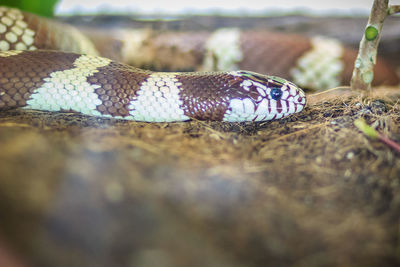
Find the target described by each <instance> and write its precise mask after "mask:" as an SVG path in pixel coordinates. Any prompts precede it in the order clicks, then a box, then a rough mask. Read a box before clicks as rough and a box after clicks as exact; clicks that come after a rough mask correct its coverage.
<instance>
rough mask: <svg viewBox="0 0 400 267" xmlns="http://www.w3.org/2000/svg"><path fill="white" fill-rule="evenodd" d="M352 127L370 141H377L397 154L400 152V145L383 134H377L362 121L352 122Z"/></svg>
mask: <svg viewBox="0 0 400 267" xmlns="http://www.w3.org/2000/svg"><path fill="white" fill-rule="evenodd" d="M354 125H355V126H356V127H357V128H358V129H359V130H360V131H361V132H363V134H365V135H366V136H368V137H369V138H371V139H378V140H380V141H381V142H383V143H385V144H386V145H388V146H389V147H391V148H393V149H394V150H396V151H397V152H400V145H399V144H398V143H396V142H395V141H393V140H391V139H390V138H389V137H387V136H386V135H384V134H381V133H379V132H378V131H376V130H375V129H374V128H372V127H371V126H369V125H368V124H367V123H366V122H365V121H364V120H363V119H357V120H355V121H354Z"/></svg>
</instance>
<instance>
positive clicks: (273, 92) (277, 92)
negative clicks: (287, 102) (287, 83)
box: [271, 88, 282, 100]
mask: <svg viewBox="0 0 400 267" xmlns="http://www.w3.org/2000/svg"><path fill="white" fill-rule="evenodd" d="M281 96H282V90H281V89H280V88H273V89H272V90H271V97H272V99H273V100H279V99H281Z"/></svg>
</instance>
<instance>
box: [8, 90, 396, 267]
mask: <svg viewBox="0 0 400 267" xmlns="http://www.w3.org/2000/svg"><path fill="white" fill-rule="evenodd" d="M399 96H400V91H399V89H398V88H397V89H394V88H380V89H378V90H376V91H374V93H373V94H369V95H361V94H359V93H352V92H349V91H347V90H345V89H337V90H332V91H330V92H328V93H324V94H319V95H313V96H309V104H308V107H307V108H306V110H305V111H304V112H303V113H301V114H299V115H295V116H292V117H289V118H287V119H284V120H279V121H272V122H264V123H258V124H252V123H249V124H232V123H218V122H202V121H192V122H185V123H158V124H151V123H137V122H126V121H118V120H111V119H99V118H92V117H82V116H79V115H77V114H55V113H48V112H38V111H31V112H27V111H25V112H22V111H9V112H5V113H1V114H0V147H1V151H0V210H1V212H0V217H1V218H6V219H2V220H1V222H0V225H1V228H2V229H3V231H2V232H3V235H4V236H5V237H6V238H7V239H8V240H10V241H11V243H12V244H13V245H14V246H16V247H17V248H19V249H20V250H22V251H27V253H26V255H27V256H26V257H27V258H28V259H30V261H32V262H34V263H37V264H38V265H40V266H52V265H53V266H54V264H55V263H57V264H56V265H57V266H72V265H74V266H78V265H79V264H80V265H81V266H118V264H121V265H127V264H132V266H149V264H150V266H151V264H152V263H154V259H156V262H157V260H158V261H159V262H163V265H161V266H266V265H270V266H276V265H296V266H333V265H336V266H338V265H340V266H383V265H385V266H390V265H392V266H395V265H396V264H399V263H400V254H399V247H400V242H399V220H400V213H399V210H400V157H399V156H400V155H399V154H398V153H397V152H395V151H393V150H391V149H390V148H388V147H387V146H385V145H384V144H382V143H380V142H379V141H372V140H369V139H367V138H366V137H365V136H364V135H363V134H361V133H360V132H359V131H358V130H357V129H356V128H355V126H354V124H353V122H354V120H355V119H356V118H359V117H363V118H365V119H366V120H367V122H368V123H369V124H372V125H373V126H376V127H377V129H378V130H379V131H380V132H382V133H384V134H386V135H388V136H389V137H390V138H392V139H393V140H395V141H397V142H400V132H399V126H400V115H399V114H400V104H399V99H400V98H399ZM21 218H22V219H21ZM38 244H39V245H38ZM82 264H83V265H82ZM146 264H147V265H146Z"/></svg>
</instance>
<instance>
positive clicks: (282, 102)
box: [224, 71, 306, 121]
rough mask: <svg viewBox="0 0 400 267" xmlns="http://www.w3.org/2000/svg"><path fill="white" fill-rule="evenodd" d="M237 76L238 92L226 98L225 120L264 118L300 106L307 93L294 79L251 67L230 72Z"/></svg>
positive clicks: (271, 118) (277, 115)
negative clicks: (292, 80)
mask: <svg viewBox="0 0 400 267" xmlns="http://www.w3.org/2000/svg"><path fill="white" fill-rule="evenodd" d="M230 74H231V75H233V76H234V77H235V78H236V79H239V80H240V83H238V85H239V86H240V88H239V90H240V92H241V94H238V96H237V97H234V98H232V99H231V100H230V102H229V107H228V110H227V112H226V115H225V117H224V120H225V121H266V120H274V119H280V118H283V117H286V116H288V115H290V114H293V113H297V112H300V111H302V110H303V108H304V106H305V104H306V96H305V94H304V92H303V90H302V89H301V88H300V87H298V86H297V85H295V84H294V83H292V82H290V81H287V80H285V79H282V78H280V77H276V76H268V75H262V74H258V73H255V72H250V71H233V72H230Z"/></svg>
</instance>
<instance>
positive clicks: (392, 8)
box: [387, 5, 400, 16]
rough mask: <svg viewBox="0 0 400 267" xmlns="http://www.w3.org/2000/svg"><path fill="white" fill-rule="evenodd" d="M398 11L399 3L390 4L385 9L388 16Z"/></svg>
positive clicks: (399, 10)
mask: <svg viewBox="0 0 400 267" xmlns="http://www.w3.org/2000/svg"><path fill="white" fill-rule="evenodd" d="M396 13H400V5H390V6H389V8H388V11H387V14H388V16H390V15H393V14H396Z"/></svg>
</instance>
